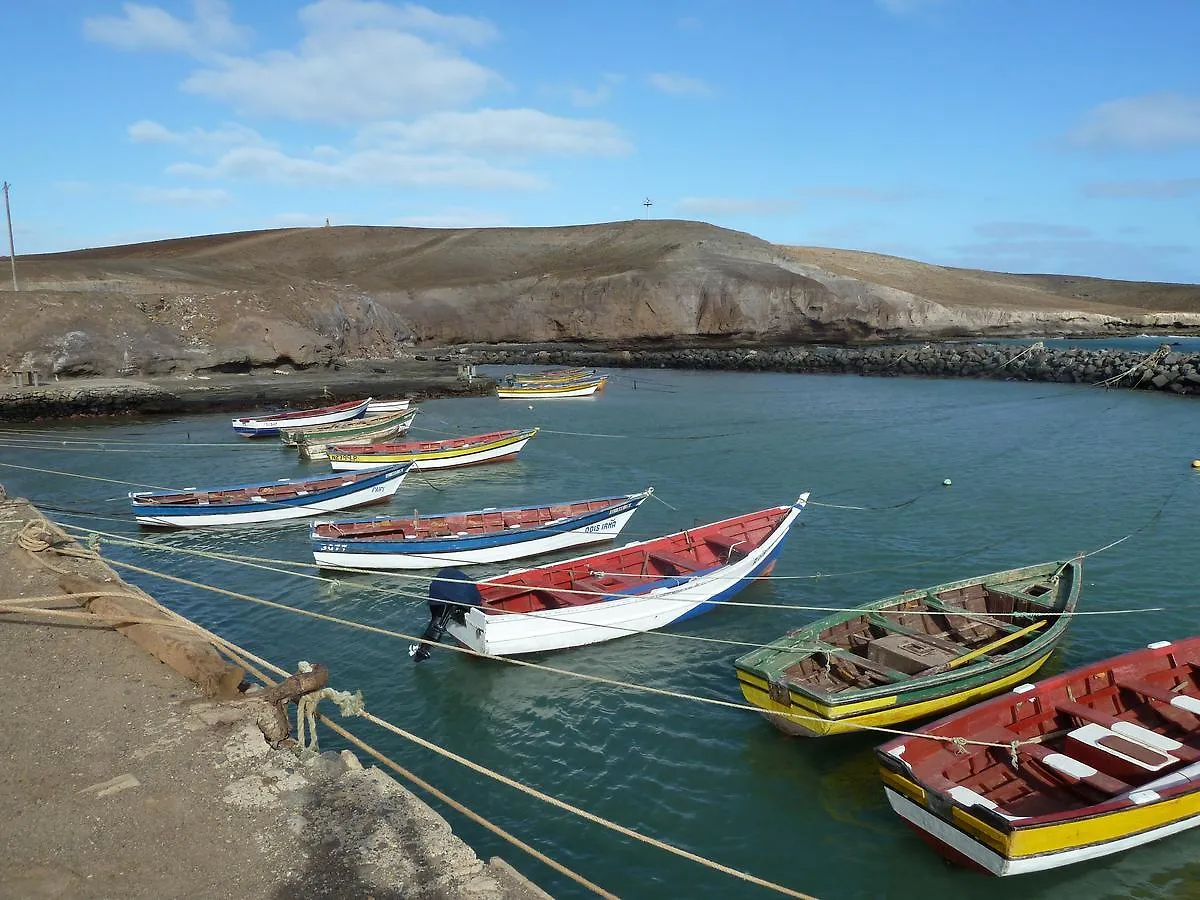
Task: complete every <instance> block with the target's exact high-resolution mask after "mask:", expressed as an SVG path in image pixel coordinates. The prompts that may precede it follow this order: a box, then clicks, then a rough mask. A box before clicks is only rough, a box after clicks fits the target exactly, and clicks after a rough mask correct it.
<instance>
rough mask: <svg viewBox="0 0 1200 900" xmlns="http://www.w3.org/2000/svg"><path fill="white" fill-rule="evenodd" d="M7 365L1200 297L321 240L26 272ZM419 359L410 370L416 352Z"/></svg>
mask: <svg viewBox="0 0 1200 900" xmlns="http://www.w3.org/2000/svg"><path fill="white" fill-rule="evenodd" d="M18 273H19V275H20V279H21V288H22V289H21V291H20V293H17V294H14V293H12V292H11V291H10V292H5V293H4V294H3V295H2V297H3V301H2V309H0V364H2V365H6V366H7V367H9V368H38V369H40V370H42V371H43V372H47V373H50V372H53V373H58V374H64V375H82V374H102V375H114V374H146V375H154V374H166V373H170V372H190V371H252V370H255V369H261V368H264V367H271V368H273V367H278V366H286V365H291V366H295V367H310V366H321V365H327V364H329V363H330V362H332V361H333V360H335V359H338V358H342V357H356V358H383V357H392V356H396V355H399V354H401V353H403V352H405V348H412V347H415V346H418V345H423V344H435V345H441V344H453V343H466V342H471V343H488V342H540V343H545V342H573V343H578V342H596V343H601V344H609V345H612V344H619V345H623V346H639V345H641V346H647V345H654V344H664V343H670V344H689V343H691V344H709V345H720V344H771V343H808V342H818V341H819V342H826V343H830V342H838V343H848V342H881V341H889V340H917V339H920V340H928V339H938V338H944V337H987V336H1000V335H1027V334H1038V335H1042V334H1089V333H1096V334H1098V333H1105V332H1109V333H1112V332H1120V331H1124V330H1129V329H1146V328H1170V329H1172V330H1181V329H1189V328H1198V327H1200V287H1196V286H1191V285H1145V284H1132V283H1124V282H1107V281H1102V280H1100V279H1079V278H1066V277H1060V276H1005V275H997V274H995V273H986V272H972V271H967V270H954V269H945V268H940V267H936V266H927V265H922V264H920V263H913V262H911V261H908V260H898V259H894V258H891V257H881V256H877V255H875V254H865V253H853V252H850V251H834V250H821V249H817V248H796V247H781V246H776V245H773V244H770V243H767V242H766V241H763V240H760V239H758V238H755V237H753V236H751V235H748V234H742V233H740V232H734V231H729V230H726V229H721V228H716V227H714V226H711V225H706V224H703V223H699V222H676V221H655V220H650V221H647V220H639V221H632V222H618V223H610V224H602V225H586V226H576V227H564V228H526V229H515V228H491V229H415V228H364V227H339V228H308V229H283V230H276V231H263V232H248V233H241V234H228V235H213V236H208V237H199V238H184V239H180V240H174V241H160V242H155V243H147V244H136V245H130V246H124V247H108V248H99V249H93V250H82V251H77V252H73V253H60V254H47V255H42V256H31V257H23V258H20V259H18ZM410 352H411V351H410Z"/></svg>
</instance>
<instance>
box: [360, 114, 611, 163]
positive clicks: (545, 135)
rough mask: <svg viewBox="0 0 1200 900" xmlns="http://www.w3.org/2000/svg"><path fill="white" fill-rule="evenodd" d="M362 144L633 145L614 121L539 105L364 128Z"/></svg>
mask: <svg viewBox="0 0 1200 900" xmlns="http://www.w3.org/2000/svg"><path fill="white" fill-rule="evenodd" d="M360 143H363V144H368V145H376V146H380V147H384V148H388V149H392V150H404V151H408V150H414V149H420V148H429V147H437V148H442V149H446V150H451V151H456V152H461V153H472V154H477V153H482V154H501V155H516V156H531V155H536V156H624V155H626V154H628V153H629V152H630V151H631V150H632V149H633V147H632V145H631V144H630V143H629V141H628V140H626V139H625V137H624V136H623V135H622V134H621V131H620V129H618V128H617V127H616V126H615V125H613V124H612V123H610V122H605V121H601V120H597V119H569V118H564V117H562V116H554V115H551V114H549V113H544V112H541V111H540V110H536V109H480V110H476V111H474V112H441V113H434V114H432V115H429V116H425V117H423V118H420V119H417V120H416V121H414V122H383V123H379V124H376V125H372V126H370V127H368V128H365V129H363V131H362V132H361V134H360Z"/></svg>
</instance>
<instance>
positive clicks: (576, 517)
mask: <svg viewBox="0 0 1200 900" xmlns="http://www.w3.org/2000/svg"><path fill="white" fill-rule="evenodd" d="M651 492H652V489H647V490H645V491H642V492H641V493H639V494H621V495H619V496H616V497H602V498H597V499H594V500H575V501H570V502H566V503H553V504H545V505H541V506H522V507H513V508H509V509H494V508H492V509H480V510H474V511H471V512H459V513H442V514H436V515H424V516H418V515H415V514H414V515H412V516H406V517H402V518H400V517H397V518H386V517H376V518H374V519H358V520H352V521H339V522H318V523H316V524H314V525H313V526H312V529H311V531H310V537H311V538H312V542H313V558H314V559H315V560H316V562H317V564H318V565H320V566H321V567H323V568H347V569H435V568H438V567H440V566H458V565H471V564H475V563H491V562H502V561H505V560H510V559H522V558H524V557H528V556H536V555H538V554H539V553H550V552H552V551H555V550H565V549H567V548H569V547H578V546H581V545H584V544H594V543H600V542H603V541H611V540H613V539H614V538H615V537H616V536H617V535H618V534H620V532H621V529H622V528H624V527H625V525H626V523H627V522H628V521H629V519H630V518H632V516H633V514H634V513H635V512H637V509H638V507H639V506H641V504H642V502H643V501H644V500H645V499H646V498H647V497H649V496H650V494H651Z"/></svg>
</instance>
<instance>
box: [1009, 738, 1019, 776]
mask: <svg viewBox="0 0 1200 900" xmlns="http://www.w3.org/2000/svg"><path fill="white" fill-rule="evenodd" d="M1020 746H1021V742H1020V741H1018V740H1015V739H1014V740H1013V741H1011V742H1010V743H1009V745H1008V757H1009V760H1010V761H1011V762H1012V767H1013V768H1014V769H1016V768H1019V767H1020V765H1021V762H1020V760H1018V759H1017V748H1019V747H1020Z"/></svg>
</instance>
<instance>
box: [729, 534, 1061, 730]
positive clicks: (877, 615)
mask: <svg viewBox="0 0 1200 900" xmlns="http://www.w3.org/2000/svg"><path fill="white" fill-rule="evenodd" d="M1082 566H1083V560H1082V558H1081V557H1080V558H1077V559H1072V560H1066V561H1058V562H1048V563H1043V564H1041V565H1036V566H1026V567H1024V568H1019V569H1009V570H1007V571H1004V572H996V573H994V574H991V575H984V576H981V577H978V578H969V579H966V580H964V581H952V582H949V583H947V584H939V585H937V586H935V587H931V588H926V589H923V590H907V591H905V592H904V593H903V594H900V595H899V596H895V597H887V598H885V599H883V600H876V601H874V602H872V603H868V604H865V605H863V606H859V607H855V608H854V609H850V610H846V611H845V612H839V613H835V614H833V615H831V616H828V617H827V618H824V619H821V620H820V621H817V622H814V623H812V624H811V625H808V626H806V627H804V628H799V629H796V630H793V631H790V632H788V633H787V635H785V636H784V637H782V638H780V639H778V640H776V641H773V642H772V643H771V644H769V645H768V646H766V647H762V648H760V649H758V650H754V651H752V652H750V653H747V654H746V655H745V656H742V657H740V658H739V659H738V660H737V661H736V662H735V663H734V665H735V666H736V668H737V678H738V684H739V685H740V686H741V689H742V694H743V696H745V698H746V700H747V702H749V703H751V704H752V705H754V706H756V707H758V709H759V710H760V711H761V712H762V714H763V715H764V716H765V717H766V718H767V720H768V721H769V722H771V724H772V725H774V726H775V727H777V728H779V729H780V730H781V731H784V732H787V733H788V734H793V735H802V736H806V737H824V736H826V735H830V734H841V733H843V732H847V731H855V730H859V729H862V728H864V727H871V726H883V727H892V726H896V725H899V724H901V723H904V722H909V721H912V720H914V719H921V718H927V717H929V716H932V715H936V714H940V713H944V712H947V711H949V710H951V709H956V708H958V707H961V706H966V705H968V704H971V703H975V702H976V701H978V700H982V699H983V698H985V697H990V696H992V695H993V694H997V693H999V692H1000V691H1003V690H1005V689H1006V688H1009V687H1012V686H1013V685H1015V684H1020V683H1021V682H1023V681H1026V680H1028V678H1029V677H1030V676H1031V675H1032V674H1033V673H1034V672H1036V671H1037V670H1038V669H1039V668H1041V667H1042V665H1043V664H1044V663H1045V662H1046V660H1047V659H1048V658H1049V656H1050V654H1051V652H1053V650H1054V647H1055V645H1056V644H1057V643H1058V641H1059V639H1060V638H1061V637H1062V636H1063V633H1064V632H1065V631H1066V629H1067V625H1068V624H1069V623H1070V621H1071V617H1072V614H1073V613H1074V611H1075V606H1076V604H1077V603H1078V601H1079V590H1080V586H1081V579H1082Z"/></svg>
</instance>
